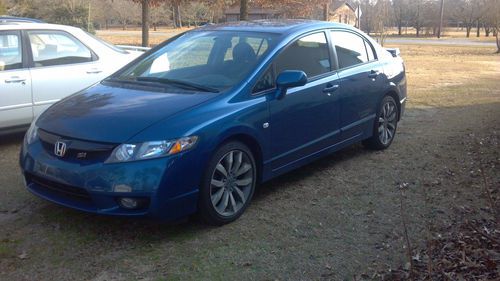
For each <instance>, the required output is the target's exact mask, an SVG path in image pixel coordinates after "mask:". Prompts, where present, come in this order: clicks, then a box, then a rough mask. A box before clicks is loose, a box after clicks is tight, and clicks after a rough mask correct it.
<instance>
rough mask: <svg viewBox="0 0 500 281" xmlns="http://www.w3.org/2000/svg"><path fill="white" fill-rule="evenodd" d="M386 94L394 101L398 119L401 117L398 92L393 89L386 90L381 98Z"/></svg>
mask: <svg viewBox="0 0 500 281" xmlns="http://www.w3.org/2000/svg"><path fill="white" fill-rule="evenodd" d="M386 96H390V97H392V98H393V99H394V100H395V101H396V106H397V107H398V121H399V120H400V119H401V101H400V100H399V95H398V93H397V92H396V91H395V90H394V89H391V90H389V91H387V92H386V93H385V95H383V96H382V99H383V98H384V97H386Z"/></svg>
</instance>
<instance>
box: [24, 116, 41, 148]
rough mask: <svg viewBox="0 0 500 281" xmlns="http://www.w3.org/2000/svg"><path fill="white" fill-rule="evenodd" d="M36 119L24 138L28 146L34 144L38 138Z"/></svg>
mask: <svg viewBox="0 0 500 281" xmlns="http://www.w3.org/2000/svg"><path fill="white" fill-rule="evenodd" d="M35 123H36V119H35V120H34V121H33V122H31V126H30V128H29V129H28V131H27V132H26V135H25V136H24V141H25V142H26V144H32V143H33V142H34V141H35V140H36V138H37V137H38V127H37V126H36V125H35Z"/></svg>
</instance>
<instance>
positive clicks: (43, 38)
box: [28, 31, 92, 67]
mask: <svg viewBox="0 0 500 281" xmlns="http://www.w3.org/2000/svg"><path fill="white" fill-rule="evenodd" d="M28 36H29V40H30V45H31V51H32V53H33V61H34V63H35V67H41V66H53V65H64V64H75V63H84V62H90V61H92V52H91V51H90V50H89V49H88V48H87V47H86V46H85V45H83V44H82V43H81V42H80V41H78V40H77V39H76V38H74V37H73V36H71V35H69V34H67V33H65V32H59V31H29V32H28Z"/></svg>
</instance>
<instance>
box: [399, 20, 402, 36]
mask: <svg viewBox="0 0 500 281" xmlns="http://www.w3.org/2000/svg"><path fill="white" fill-rule="evenodd" d="M402 29H403V23H402V21H401V20H399V21H398V35H399V36H401V34H402V33H401V30H402Z"/></svg>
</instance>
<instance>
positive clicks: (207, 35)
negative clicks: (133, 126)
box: [116, 31, 277, 90]
mask: <svg viewBox="0 0 500 281" xmlns="http://www.w3.org/2000/svg"><path fill="white" fill-rule="evenodd" d="M276 37H277V35H274V34H267V33H257V32H232V31H194V32H188V33H186V34H184V35H182V36H180V37H179V38H177V39H175V40H174V41H172V42H170V43H168V44H167V45H165V46H163V47H162V48H160V49H158V50H157V51H156V52H154V53H152V54H150V55H149V56H147V57H146V58H144V59H143V60H141V61H139V62H137V63H136V64H134V65H132V66H131V67H129V68H128V69H126V70H124V71H123V72H121V73H120V74H118V76H117V77H116V78H119V79H127V80H134V79H137V78H139V77H140V78H143V77H154V78H164V79H176V80H182V81H189V82H192V83H196V84H199V85H204V86H209V87H212V88H217V89H219V90H222V89H225V88H229V87H232V86H234V85H236V84H237V83H239V82H240V81H242V80H243V79H244V78H246V76H247V75H248V74H249V73H250V71H252V70H254V69H255V67H256V66H257V65H258V64H259V62H260V61H261V60H262V58H263V57H264V55H265V54H266V53H267V52H268V51H269V50H270V49H272V46H273V44H275V43H276V41H275V38H276ZM139 80H141V79H139ZM142 80H144V79H142Z"/></svg>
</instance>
